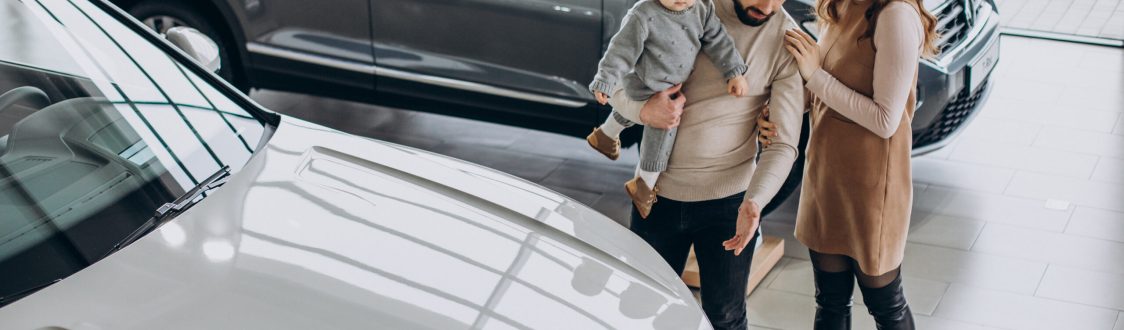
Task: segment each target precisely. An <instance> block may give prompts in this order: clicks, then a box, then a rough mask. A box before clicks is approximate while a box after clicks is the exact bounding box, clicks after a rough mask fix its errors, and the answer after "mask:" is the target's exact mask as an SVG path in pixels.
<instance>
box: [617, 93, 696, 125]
mask: <svg viewBox="0 0 1124 330" xmlns="http://www.w3.org/2000/svg"><path fill="white" fill-rule="evenodd" d="M682 87H683V85H675V86H672V87H671V88H668V89H666V90H662V91H659V92H656V94H653V95H652V97H650V98H648V100H647V101H635V100H632V99H630V98H628V96H627V95H625V93H624V91H623V90H619V89H618V90H616V91H615V92H613V96H612V97H610V98H609V104H610V105H612V106H613V110H614V111H616V112H617V113H619V114H621V115H622V116H624V118H626V119H628V120H630V121H632V122H634V123H640V124H642V125H645V126H651V127H654V128H659V129H671V128H674V127H676V126H679V116H680V115H682V114H683V106H684V105H685V104H687V98H686V97H684V96H683V94H682V93H679V90H680V89H681V88H682ZM672 97H675V98H674V99H673V98H672Z"/></svg>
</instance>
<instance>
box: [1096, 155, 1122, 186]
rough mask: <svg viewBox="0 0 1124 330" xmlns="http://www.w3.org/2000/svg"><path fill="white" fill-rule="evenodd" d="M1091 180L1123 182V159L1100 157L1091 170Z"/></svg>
mask: <svg viewBox="0 0 1124 330" xmlns="http://www.w3.org/2000/svg"><path fill="white" fill-rule="evenodd" d="M1093 180H1094V181H1102V182H1109V183H1121V184H1124V159H1116V158H1108V157H1101V159H1100V160H1099V161H1098V162H1097V168H1096V169H1094V170H1093Z"/></svg>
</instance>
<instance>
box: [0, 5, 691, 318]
mask: <svg viewBox="0 0 1124 330" xmlns="http://www.w3.org/2000/svg"><path fill="white" fill-rule="evenodd" d="M0 21H2V22H4V23H5V24H4V25H5V29H4V30H3V31H0V45H3V46H2V47H0V93H3V94H2V96H0V329H220V328H226V329H357V328H362V329H371V328H377V329H467V328H471V329H508V328H515V329H551V328H553V329H600V328H619V329H646V328H656V329H708V328H710V324H709V323H708V322H707V321H706V318H705V317H704V316H703V313H702V310H701V308H700V307H699V306H698V304H696V303H695V300H694V298H693V296H692V294H691V292H690V291H689V290H688V289H687V287H686V286H684V285H683V283H682V282H681V281H680V279H679V277H678V276H677V274H674V273H673V272H672V270H671V268H670V267H668V266H667V264H666V263H665V262H664V261H663V259H662V258H660V257H659V255H657V254H656V253H655V251H654V250H652V249H651V248H650V247H649V246H648V245H647V244H646V243H645V242H644V241H643V240H641V239H639V238H638V237H636V236H634V235H633V234H632V233H631V232H629V231H628V230H627V229H626V228H623V227H621V226H620V225H618V224H616V223H615V222H613V221H611V220H609V219H608V218H606V217H605V216H603V215H601V214H599V213H597V212H595V211H593V210H591V209H589V208H588V207H586V206H584V205H581V204H580V203H577V202H575V201H573V200H572V199H569V198H566V197H565V196H562V195H560V194H558V193H554V192H551V191H549V190H547V189H544V188H542V187H539V186H537V185H534V184H531V183H528V182H525V181H522V180H520V179H517V178H514V177H512V176H509V175H506V174H503V173H499V172H497V171H494V170H490V169H487V168H483V167H480V166H477V165H473V164H469V163H466V162H463V161H459V160H456V159H452V158H448V157H445V156H440V155H435V154H431V153H428V152H425V151H420V150H416V149H412V148H408V147H403V146H399V145H395V144H391V143H387V142H382V141H377V140H372V139H367V138H363V137H358V136H353V135H350V134H346V133H342V132H338V131H336V130H332V129H329V128H325V127H321V126H317V125H314V124H311V123H307V122H304V121H301V120H298V119H294V118H290V117H285V116H282V115H278V114H275V113H271V112H269V111H266V110H264V109H262V108H261V107H260V106H258V105H257V104H255V103H253V102H252V101H251V100H249V99H248V98H246V97H245V96H244V95H242V94H240V93H238V92H237V91H235V90H234V89H233V88H231V87H230V86H229V85H227V84H226V83H224V82H222V81H221V80H220V79H219V78H217V77H216V76H214V75H213V74H211V73H210V72H209V71H208V69H204V68H203V66H201V65H199V64H197V63H196V61H199V60H202V61H201V62H203V63H207V65H210V66H211V68H210V69H214V65H216V64H218V63H215V62H213V61H208V60H207V59H208V58H211V59H214V58H216V54H215V52H214V50H213V49H209V48H208V42H210V41H209V40H206V39H205V37H202V36H201V35H200V34H198V33H197V32H192V31H190V30H177V32H176V33H174V34H173V33H171V32H169V34H168V36H167V38H168V40H171V41H176V42H177V43H176V44H177V45H180V46H181V47H183V48H184V49H185V51H186V52H187V53H190V54H191V56H193V57H188V55H187V54H186V53H185V52H181V51H179V50H176V49H175V48H173V47H172V46H171V45H170V44H169V43H167V42H165V41H163V40H161V39H160V37H159V36H157V35H154V34H152V33H151V32H148V30H146V29H144V27H143V26H142V25H140V24H139V23H138V22H136V21H135V20H132V19H131V18H128V16H127V15H125V14H123V13H122V12H121V11H119V10H117V9H116V8H115V7H113V6H112V5H109V4H106V3H105V2H102V1H88V0H22V1H14V0H7V1H3V2H0ZM177 40H178V41H177ZM209 46H213V44H210V45H209Z"/></svg>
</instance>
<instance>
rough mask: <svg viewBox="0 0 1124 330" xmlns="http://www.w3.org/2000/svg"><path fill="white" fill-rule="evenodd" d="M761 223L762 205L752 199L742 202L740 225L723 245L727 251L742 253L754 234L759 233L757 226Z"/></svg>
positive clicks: (739, 212) (736, 253) (739, 208)
mask: <svg viewBox="0 0 1124 330" xmlns="http://www.w3.org/2000/svg"><path fill="white" fill-rule="evenodd" d="M760 223H761V207H760V206H759V205H757V202H754V201H753V200H751V199H747V200H745V201H743V202H742V206H741V207H738V225H737V229H736V232H735V233H734V237H733V238H731V239H728V240H726V241H725V242H722V247H724V248H726V251H730V250H733V251H734V255H735V256H738V255H741V254H742V250H745V246H746V245H748V244H749V241H750V240H752V239H753V235H754V234H756V233H757V226H758V225H759V224H760Z"/></svg>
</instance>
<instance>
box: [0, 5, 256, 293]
mask: <svg viewBox="0 0 1124 330" xmlns="http://www.w3.org/2000/svg"><path fill="white" fill-rule="evenodd" d="M0 19H2V21H3V22H4V26H5V28H4V29H3V30H2V31H0V45H3V47H0V297H2V298H0V299H2V300H5V301H2V302H0V306H2V305H3V304H6V303H10V302H11V301H12V300H14V299H15V298H19V296H22V295H26V294H28V293H30V291H33V290H34V289H36V288H39V287H42V286H44V285H46V284H49V283H52V282H53V281H55V280H56V279H60V278H64V277H67V276H69V275H70V274H73V273H75V272H77V271H79V270H81V269H83V268H85V267H87V266H89V265H90V264H92V263H94V262H96V261H98V259H100V258H101V257H102V256H103V255H105V254H106V252H107V251H110V249H111V248H112V247H113V246H114V244H116V243H117V242H119V241H121V240H122V239H124V238H125V236H127V235H129V233H130V232H132V231H133V230H135V229H136V228H137V227H138V226H140V225H141V224H142V223H144V222H145V221H146V220H148V218H150V217H152V215H153V214H154V213H155V211H156V209H157V208H158V207H159V206H160V205H162V204H164V203H166V202H170V201H172V200H174V199H176V198H177V197H178V196H180V195H182V194H184V192H185V191H187V190H189V189H191V188H192V187H194V186H195V185H196V184H198V183H199V182H200V181H201V180H203V179H206V178H207V177H208V176H209V175H211V174H212V173H215V172H216V171H218V170H219V169H220V168H222V167H223V166H230V170H231V172H233V173H237V172H238V171H239V170H240V169H241V168H242V167H243V166H244V165H245V164H246V162H247V161H249V159H250V157H251V155H252V153H253V151H254V150H255V149H256V148H257V146H258V145H259V144H260V143H262V142H263V141H262V140H263V138H264V137H263V135H264V134H265V133H266V132H267V130H266V127H265V126H264V124H263V123H262V121H260V120H258V119H255V117H253V116H252V115H251V113H249V112H247V111H246V110H245V109H243V108H242V107H240V106H239V105H238V103H236V102H235V101H234V100H233V99H231V98H230V97H228V96H227V94H224V93H223V92H222V91H220V90H219V89H216V88H215V87H214V86H212V85H211V84H210V83H208V82H207V80H204V79H202V78H200V77H199V76H197V75H195V74H194V73H192V70H190V69H189V68H188V67H186V66H184V65H182V64H181V63H179V62H178V61H177V60H176V59H175V58H173V57H170V56H169V55H168V54H166V53H164V52H163V51H162V50H161V48H159V47H156V46H155V45H153V44H152V43H150V42H149V41H148V40H147V39H145V38H144V37H142V36H141V35H140V34H138V33H136V32H135V31H134V30H132V29H130V28H129V27H128V26H126V25H124V24H122V23H121V22H119V21H117V20H116V19H114V18H113V17H112V16H110V15H109V14H107V13H105V12H104V11H102V10H101V9H99V8H98V7H97V6H95V5H94V4H91V3H88V2H86V1H65V0H64V1H56V0H51V1H37V0H24V1H3V2H0Z"/></svg>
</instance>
